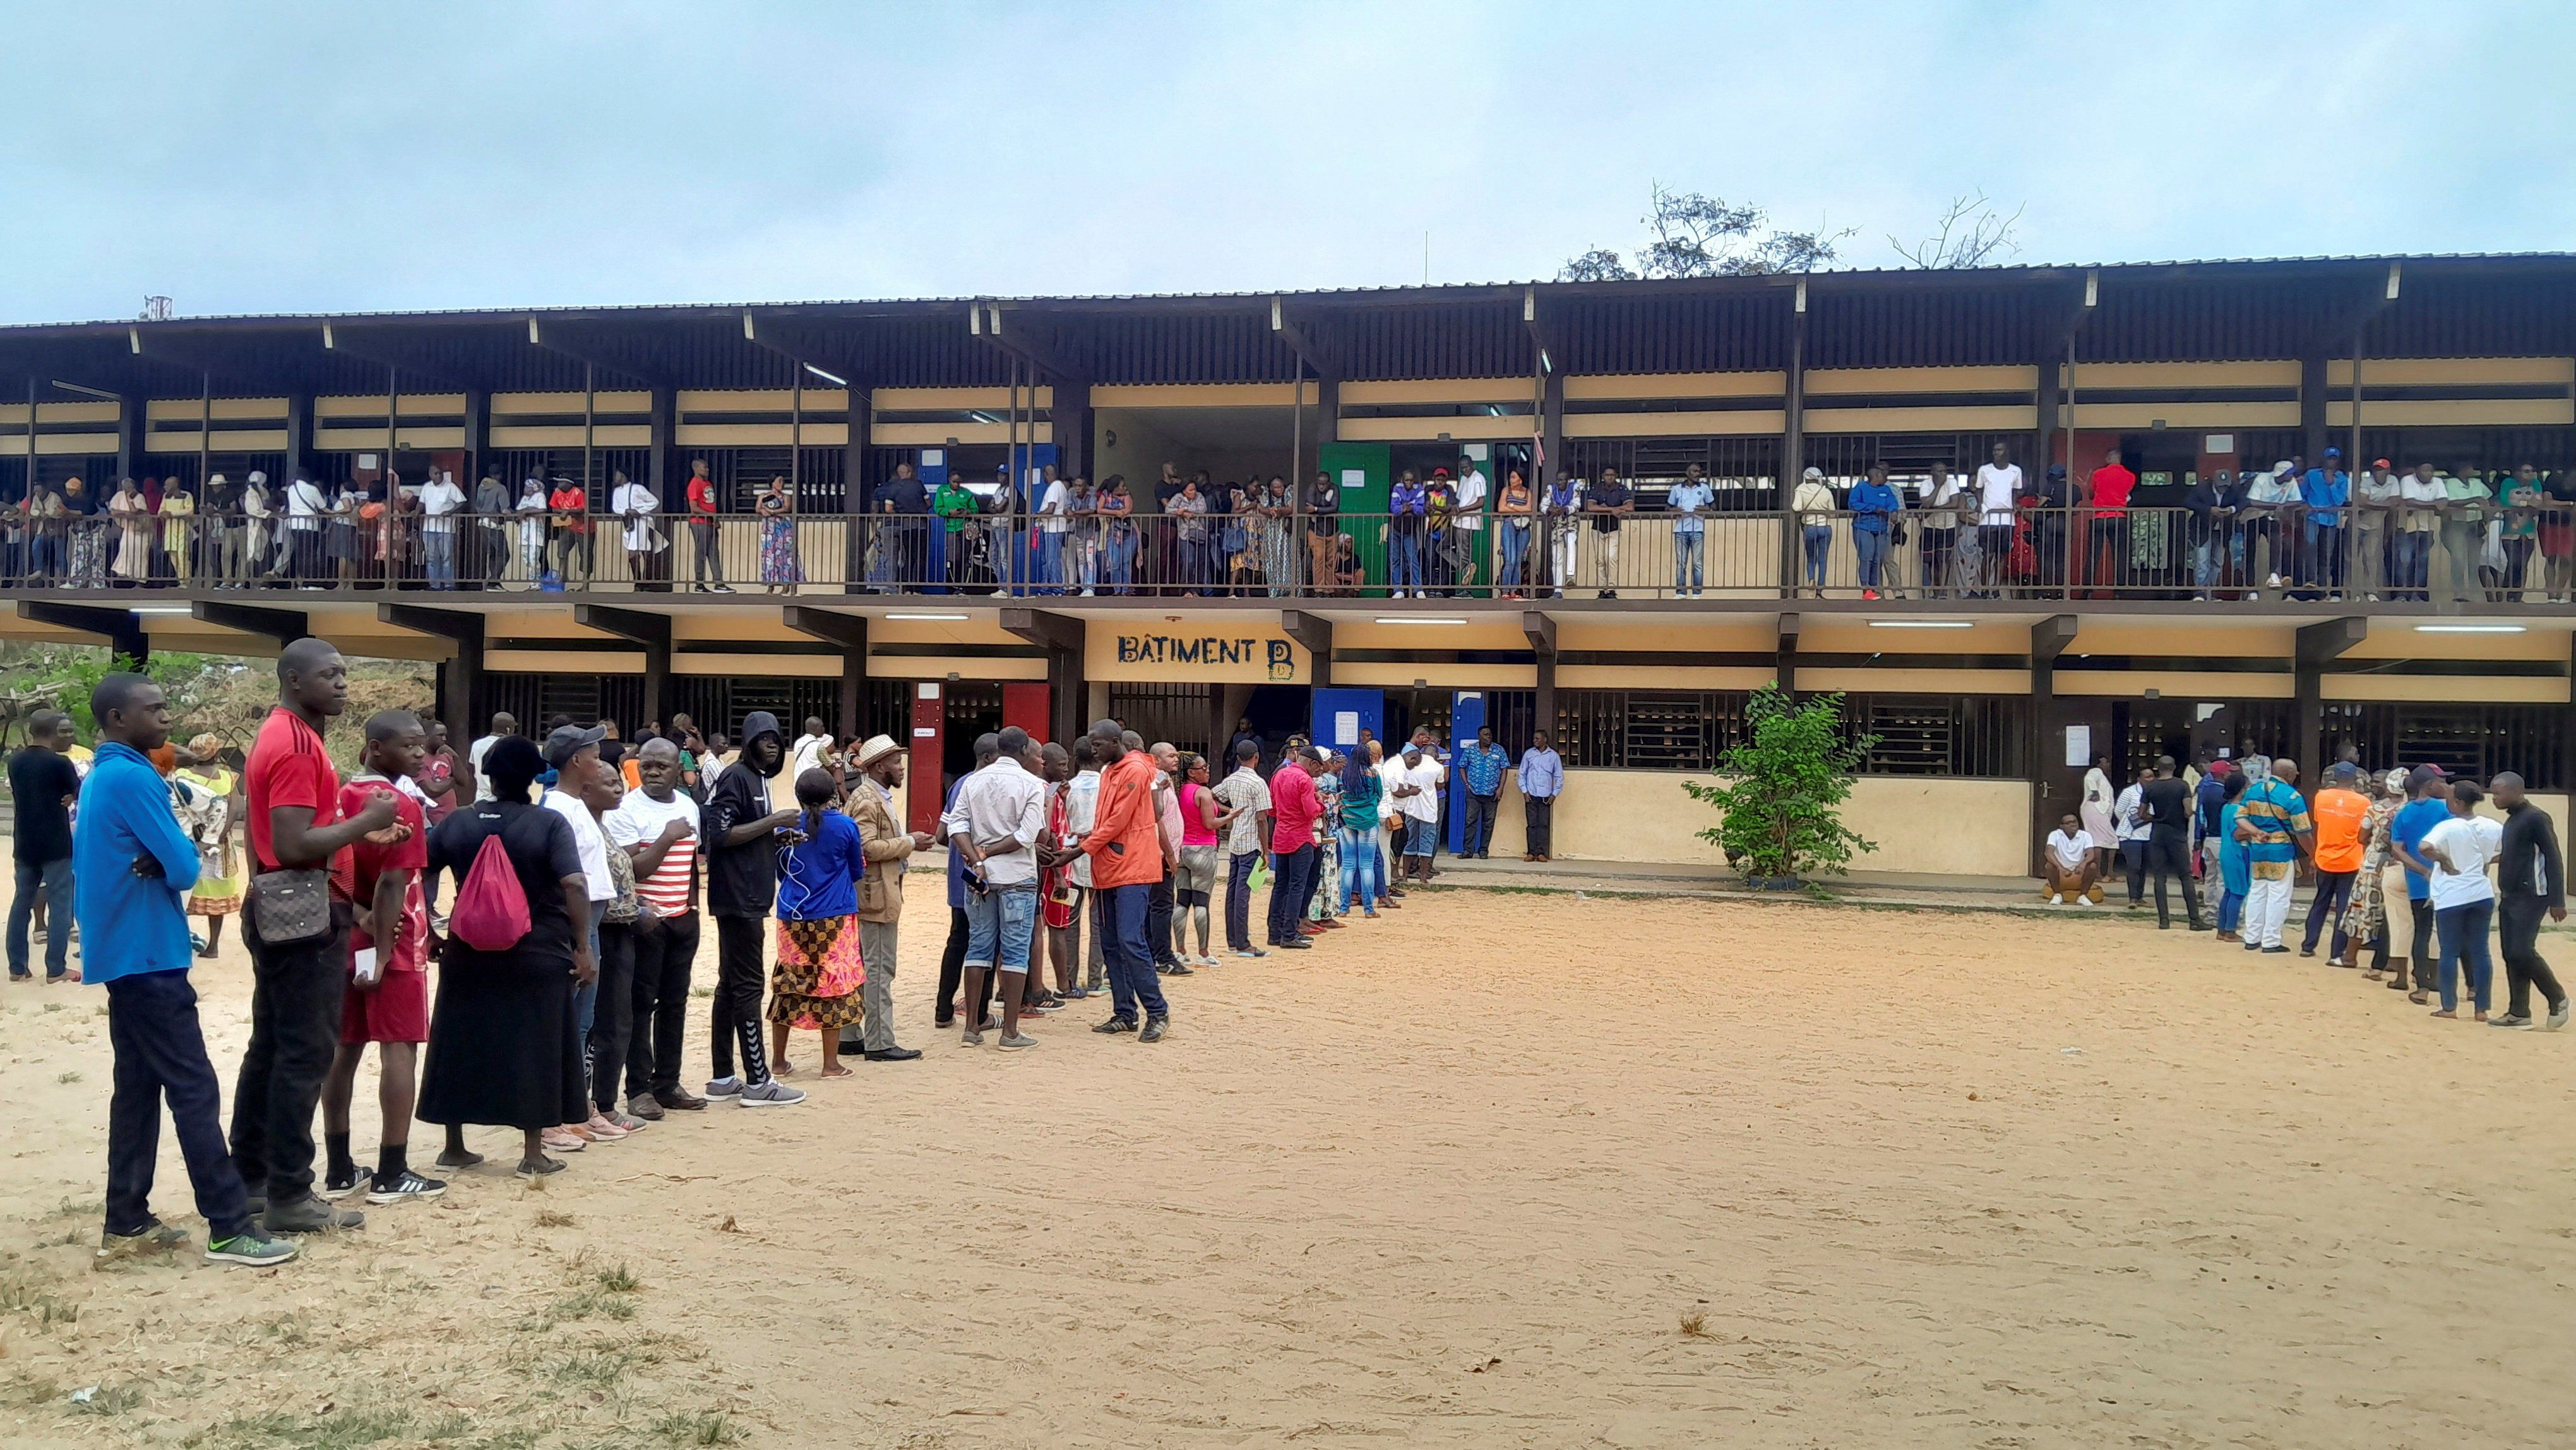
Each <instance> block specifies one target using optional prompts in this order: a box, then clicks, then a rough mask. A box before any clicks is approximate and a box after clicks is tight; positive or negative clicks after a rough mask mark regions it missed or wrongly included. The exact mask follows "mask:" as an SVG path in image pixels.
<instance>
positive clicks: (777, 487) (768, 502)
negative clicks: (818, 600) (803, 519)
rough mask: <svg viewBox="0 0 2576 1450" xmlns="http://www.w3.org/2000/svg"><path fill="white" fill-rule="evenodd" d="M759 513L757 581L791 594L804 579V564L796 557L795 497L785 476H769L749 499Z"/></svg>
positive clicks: (753, 510)
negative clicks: (758, 578)
mask: <svg viewBox="0 0 2576 1450" xmlns="http://www.w3.org/2000/svg"><path fill="white" fill-rule="evenodd" d="M751 509H752V512H754V513H756V514H758V515H760V582H761V585H762V586H763V587H764V588H766V589H767V590H768V591H769V592H770V593H772V594H793V593H795V592H796V586H797V585H799V584H802V583H804V582H805V566H804V565H802V564H800V563H798V562H797V560H796V500H795V499H793V498H790V497H789V496H788V493H787V480H786V479H784V478H772V479H771V480H769V487H768V488H766V489H763V490H762V491H761V492H760V493H759V495H758V496H756V497H755V498H753V499H752V501H751Z"/></svg>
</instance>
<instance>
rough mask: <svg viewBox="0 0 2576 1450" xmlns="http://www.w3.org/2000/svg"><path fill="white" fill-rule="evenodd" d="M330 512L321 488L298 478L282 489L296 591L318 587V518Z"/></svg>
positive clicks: (320, 568) (321, 580) (320, 571)
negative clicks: (284, 490) (283, 490)
mask: <svg viewBox="0 0 2576 1450" xmlns="http://www.w3.org/2000/svg"><path fill="white" fill-rule="evenodd" d="M330 511H331V502H330V500H329V499H328V498H327V497H325V496H324V494H323V492H322V485H320V484H318V483H315V482H314V481H313V480H312V479H310V478H307V477H305V476H304V475H302V474H300V473H299V474H297V475H296V476H295V481H294V482H293V483H290V484H288V485H287V486H286V532H287V537H288V539H289V541H290V542H289V545H288V548H289V550H290V553H291V556H292V558H293V560H294V565H293V569H294V575H295V584H296V587H297V588H299V589H319V588H321V587H322V585H323V583H324V582H325V581H324V578H323V569H324V564H323V559H322V516H323V515H324V514H326V513H329V512H330Z"/></svg>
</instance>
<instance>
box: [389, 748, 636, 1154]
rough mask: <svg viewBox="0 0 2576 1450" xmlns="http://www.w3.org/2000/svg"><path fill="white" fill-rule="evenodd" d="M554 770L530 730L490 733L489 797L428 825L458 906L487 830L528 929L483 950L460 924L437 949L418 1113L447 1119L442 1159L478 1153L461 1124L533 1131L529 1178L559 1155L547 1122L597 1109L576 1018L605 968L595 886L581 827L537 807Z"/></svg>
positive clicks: (578, 1118) (523, 1150) (433, 861)
mask: <svg viewBox="0 0 2576 1450" xmlns="http://www.w3.org/2000/svg"><path fill="white" fill-rule="evenodd" d="M545 768H546V767H545V761H544V759H543V758H542V757H541V756H540V755H539V754H538V753H537V746H536V743H535V742H534V741H532V740H529V739H527V738H526V737H525V736H519V735H511V736H506V737H504V738H502V739H500V740H498V741H495V742H494V743H493V745H492V748H491V749H490V750H489V751H486V752H485V753H484V756H483V778H484V779H485V780H487V781H489V782H491V786H492V799H490V800H485V801H476V802H475V803H474V804H473V805H471V806H460V807H458V808H457V810H456V811H455V812H454V813H453V814H451V815H449V816H448V818H447V819H446V820H443V821H441V822H439V823H438V825H437V826H436V827H434V828H433V829H432V830H431V831H430V833H429V871H430V874H431V877H432V879H433V880H434V879H435V878H436V876H437V873H438V872H440V871H446V872H448V873H449V874H450V875H451V876H453V877H454V878H455V894H454V895H453V896H452V897H451V898H450V899H451V900H454V901H455V902H456V903H457V907H456V910H457V912H458V913H459V914H461V913H462V912H463V910H464V908H465V902H464V900H463V895H464V887H465V881H466V877H467V875H468V873H470V872H471V871H472V870H473V866H474V858H475V855H476V853H477V852H479V851H480V850H481V849H482V847H483V842H484V841H485V839H486V838H492V837H497V838H498V839H499V841H500V843H501V849H502V851H503V852H504V853H505V854H506V856H507V858H508V861H509V865H510V871H511V874H512V876H513V877H514V878H515V880H513V881H510V882H506V883H504V884H507V885H512V886H515V887H516V889H518V890H520V891H522V892H524V893H525V894H526V897H527V903H528V931H527V934H526V935H525V936H523V937H521V938H520V939H519V940H518V941H517V942H515V943H513V944H512V945H510V946H508V947H504V948H502V949H501V950H498V951H482V950H478V949H476V948H474V947H471V946H468V945H467V944H466V943H465V941H464V939H463V938H462V937H461V936H459V935H457V934H455V933H454V932H453V931H451V932H450V933H449V935H448V936H447V938H446V940H445V942H444V943H443V945H442V948H441V950H440V953H439V972H438V1001H437V1005H436V1006H435V1007H433V1008H432V1009H431V1013H430V1019H429V1060H428V1062H427V1063H426V1064H425V1065H424V1067H423V1069H422V1072H421V1085H420V1109H419V1113H418V1116H419V1118H420V1120H421V1121H422V1122H425V1123H443V1124H445V1125H446V1126H447V1151H446V1152H444V1153H441V1154H439V1155H438V1162H439V1166H441V1167H444V1168H470V1167H472V1166H473V1165H475V1164H477V1163H480V1162H481V1161H483V1160H482V1158H481V1156H480V1155H479V1154H475V1153H470V1152H467V1151H466V1148H465V1138H464V1132H463V1129H464V1127H465V1125H466V1124H468V1123H476V1124H493V1125H501V1124H506V1125H508V1126H510V1127H513V1128H516V1129H518V1130H519V1131H520V1134H521V1135H522V1138H523V1140H524V1141H523V1142H522V1144H521V1147H520V1154H519V1168H518V1171H519V1174H520V1176H521V1177H525V1178H535V1177H540V1176H542V1175H544V1174H548V1173H555V1172H559V1171H561V1170H562V1168H563V1166H564V1165H563V1162H562V1160H560V1159H557V1158H550V1157H548V1156H547V1155H546V1152H545V1148H544V1145H543V1144H542V1143H541V1141H540V1139H541V1138H542V1137H543V1135H544V1133H545V1130H546V1129H548V1128H554V1127H560V1126H562V1125H564V1124H567V1123H580V1122H586V1121H588V1119H589V1117H590V1113H591V1104H590V1100H589V1094H588V1092H587V1091H586V1090H585V1086H584V1082H583V1076H582V1067H583V1063H582V1047H581V1044H580V1042H579V1041H577V1040H576V1038H575V1035H574V1030H575V1022H574V1018H573V992H574V989H575V988H576V987H578V986H587V985H588V984H590V983H591V982H593V981H595V980H597V977H598V973H599V965H598V963H597V962H595V961H593V960H592V959H591V955H590V892H589V887H588V882H587V879H586V878H585V877H584V876H583V874H582V869H581V851H580V848H579V846H578V845H577V844H576V843H575V841H574V840H573V834H572V827H571V826H570V825H568V824H567V823H566V822H565V820H564V818H563V817H562V816H560V815H558V814H556V813H555V812H553V811H550V810H547V809H545V808H543V807H541V806H536V805H532V804H530V803H529V800H528V787H529V786H530V785H531V784H532V783H533V782H534V781H535V780H536V778H537V776H538V775H539V774H540V773H542V772H543V771H544V770H545ZM452 923H453V917H451V924H452Z"/></svg>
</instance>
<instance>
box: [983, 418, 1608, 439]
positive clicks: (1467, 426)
mask: <svg viewBox="0 0 2576 1450" xmlns="http://www.w3.org/2000/svg"><path fill="white" fill-rule="evenodd" d="M1566 421H1568V422H1572V421H1573V420H1572V419H1570V418H1569V419H1567V420H1566ZM1537 429H1538V419H1536V418H1535V417H1532V416H1529V415H1527V414H1523V415H1521V416H1520V417H1516V418H1514V417H1504V418H1490V417H1489V418H1344V419H1343V420H1342V421H1341V437H1342V441H1343V442H1345V443H1392V442H1408V441H1412V442H1418V441H1423V440H1429V439H1437V438H1438V437H1439V436H1440V435H1441V434H1443V433H1446V434H1448V435H1449V436H1450V437H1451V438H1452V439H1457V440H1462V441H1464V440H1472V439H1519V438H1529V437H1533V436H1535V435H1536V433H1537ZM994 441H995V442H999V441H1001V440H1000V439H998V438H997V439H995V440H994Z"/></svg>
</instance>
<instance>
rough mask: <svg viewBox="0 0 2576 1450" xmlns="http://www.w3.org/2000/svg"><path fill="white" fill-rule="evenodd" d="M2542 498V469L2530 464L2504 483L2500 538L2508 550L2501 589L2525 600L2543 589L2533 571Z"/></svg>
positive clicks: (2528, 599) (2518, 598)
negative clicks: (2532, 565)
mask: <svg viewBox="0 0 2576 1450" xmlns="http://www.w3.org/2000/svg"><path fill="white" fill-rule="evenodd" d="M2540 499H2541V493H2540V470H2539V469H2537V468H2534V467H2532V466H2531V465H2530V464H2528V463H2526V464H2524V465H2522V466H2521V467H2519V468H2517V469H2515V470H2514V471H2513V477H2512V479H2511V480H2510V481H2508V482H2507V483H2506V484H2505V485H2504V507H2505V514H2504V528H2503V530H2502V532H2501V534H2500V535H2499V538H2498V543H2499V544H2500V545H2501V546H2502V548H2503V551H2504V577H2503V579H2502V581H2501V583H2502V589H2501V590H2500V591H2499V592H2500V593H2506V594H2511V595H2512V596H2513V597H2514V598H2515V599H2516V600H2517V601H2520V602H2523V603H2529V602H2530V601H2531V596H2532V595H2533V594H2535V593H2537V592H2538V591H2539V581H2537V580H2535V579H2533V578H2531V577H2530V574H2531V559H2532V555H2533V554H2535V553H2536V552H2538V550H2539V548H2540Z"/></svg>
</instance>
